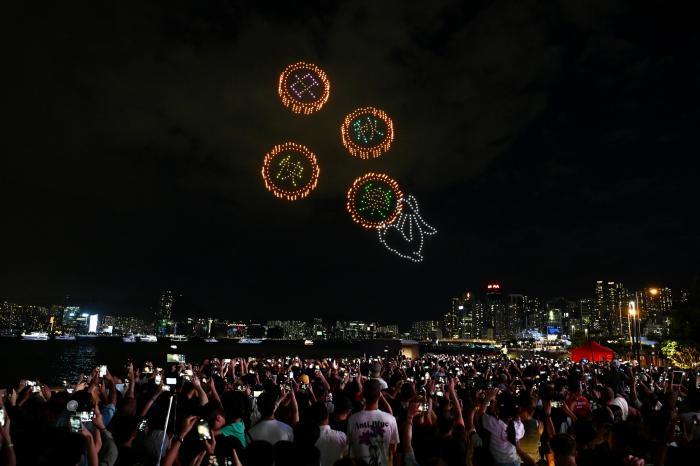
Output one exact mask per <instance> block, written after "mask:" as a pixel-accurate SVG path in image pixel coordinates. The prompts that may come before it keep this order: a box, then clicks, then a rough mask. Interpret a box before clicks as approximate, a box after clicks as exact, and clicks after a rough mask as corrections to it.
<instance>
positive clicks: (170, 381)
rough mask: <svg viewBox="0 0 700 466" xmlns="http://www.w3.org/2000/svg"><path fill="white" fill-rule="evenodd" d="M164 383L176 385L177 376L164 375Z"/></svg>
mask: <svg viewBox="0 0 700 466" xmlns="http://www.w3.org/2000/svg"><path fill="white" fill-rule="evenodd" d="M165 384H166V385H177V378H175V377H166V378H165Z"/></svg>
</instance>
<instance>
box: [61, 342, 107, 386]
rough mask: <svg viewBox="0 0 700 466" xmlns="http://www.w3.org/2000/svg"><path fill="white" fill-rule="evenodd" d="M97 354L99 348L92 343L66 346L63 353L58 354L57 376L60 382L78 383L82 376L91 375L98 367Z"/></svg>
mask: <svg viewBox="0 0 700 466" xmlns="http://www.w3.org/2000/svg"><path fill="white" fill-rule="evenodd" d="M96 353H97V348H95V345H94V344H91V343H85V344H82V345H71V346H66V347H65V348H63V351H62V352H59V353H58V364H57V369H58V371H57V372H56V373H55V376H56V377H57V378H58V380H68V381H69V382H70V383H75V382H77V380H78V377H80V374H89V373H90V371H91V370H92V369H93V368H94V367H95V366H97V361H96V360H95V354H96Z"/></svg>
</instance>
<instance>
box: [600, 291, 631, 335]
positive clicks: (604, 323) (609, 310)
mask: <svg viewBox="0 0 700 466" xmlns="http://www.w3.org/2000/svg"><path fill="white" fill-rule="evenodd" d="M628 298H629V294H628V292H627V290H626V289H625V287H624V286H623V285H622V283H616V282H612V281H608V282H605V281H602V280H598V281H597V282H596V286H595V294H594V297H593V313H594V314H595V317H596V319H595V320H594V321H593V329H594V331H595V332H597V333H600V334H603V335H610V336H619V335H624V334H625V333H626V332H627V330H626V329H627V321H628V318H627V308H628Z"/></svg>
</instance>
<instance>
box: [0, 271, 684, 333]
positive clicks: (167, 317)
mask: <svg viewBox="0 0 700 466" xmlns="http://www.w3.org/2000/svg"><path fill="white" fill-rule="evenodd" d="M603 287H606V288H605V291H603ZM608 288H611V289H613V291H612V292H610V291H607V289H608ZM615 290H616V291H615ZM645 293H646V294H647V296H645V295H644V294H645ZM649 293H651V295H649ZM489 296H494V297H496V298H498V297H501V296H502V297H504V298H505V299H507V300H508V302H507V303H506V302H505V301H502V302H500V301H499V302H498V303H496V304H499V305H500V304H503V305H504V306H505V305H509V306H512V305H518V306H521V307H528V306H530V307H532V306H533V303H534V306H535V308H537V309H541V310H546V309H548V307H549V304H550V303H553V302H561V303H567V304H566V305H569V304H572V303H578V304H576V306H580V305H581V303H582V302H584V301H587V302H588V305H589V306H590V309H589V310H588V312H589V313H590V315H591V316H594V317H595V318H596V319H597V321H598V324H597V325H601V327H596V330H603V329H607V331H608V332H611V333H612V330H613V327H614V326H615V325H618V326H619V325H622V317H620V320H618V321H616V320H615V318H614V316H612V317H611V316H608V314H610V313H611V312H612V311H614V310H615V309H617V311H619V312H622V308H621V307H620V306H622V305H624V306H625V310H626V305H627V303H628V302H629V301H630V300H633V301H635V303H637V305H638V306H639V308H640V309H644V312H646V308H647V307H648V302H649V301H648V300H649V299H650V298H652V299H653V298H655V297H657V298H661V299H662V300H664V304H661V306H662V307H661V308H659V309H656V308H655V309H656V311H655V312H656V313H657V314H662V313H667V312H668V311H669V310H670V308H671V301H672V300H675V302H684V301H686V300H687V299H688V289H687V288H671V287H669V286H667V285H653V286H643V287H635V286H631V287H630V286H628V285H625V284H624V283H622V282H614V281H609V280H597V281H596V282H595V285H594V286H593V287H592V288H591V290H590V293H589V294H588V295H580V296H575V297H574V296H562V295H558V294H556V293H554V294H552V295H544V296H541V295H537V294H534V293H528V292H527V291H525V290H510V289H508V288H507V287H506V286H504V285H503V284H502V283H501V282H497V281H492V282H489V283H487V284H485V285H483V286H482V287H480V288H477V287H467V288H466V289H465V290H464V291H462V292H460V293H455V294H453V295H452V296H451V297H449V298H447V299H445V300H444V302H443V303H441V304H435V306H433V308H432V309H431V312H430V314H426V313H422V314H420V315H419V317H424V318H426V317H433V319H427V320H426V319H423V320H426V321H428V320H435V321H442V320H444V319H446V318H448V315H449V313H450V312H456V306H458V305H459V306H461V307H463V305H464V304H465V303H469V304H470V303H473V302H481V301H484V302H485V303H486V304H487V305H489V302H490V300H489ZM182 297H183V294H181V293H179V292H178V291H177V290H172V289H164V290H160V292H159V294H158V295H157V296H155V297H154V299H153V300H152V302H153V303H154V304H152V305H151V306H148V307H143V308H141V309H140V310H138V311H136V312H134V310H131V311H124V312H117V313H114V312H111V313H108V312H105V311H103V310H100V309H97V308H95V307H90V306H83V305H80V304H79V303H75V302H72V303H71V302H68V301H66V302H64V303H63V304H57V303H52V304H40V303H11V302H9V301H8V300H2V299H0V304H5V305H7V304H12V305H18V306H27V307H43V308H46V309H49V308H50V309H53V308H61V309H82V311H81V312H83V313H86V314H84V315H85V316H87V315H90V314H100V315H105V314H109V315H114V316H117V317H128V318H137V319H140V320H143V321H153V322H154V325H155V326H156V331H157V327H158V325H159V324H158V322H168V321H183V320H185V319H191V318H214V319H222V320H226V319H228V320H231V317H234V320H235V321H238V322H251V323H264V322H266V321H275V320H278V321H280V320H283V321H287V320H291V321H304V322H311V321H312V320H315V319H318V318H321V319H323V320H324V321H333V320H353V319H355V320H367V319H368V318H369V320H372V321H373V322H377V323H382V324H393V323H395V320H391V319H377V318H376V315H377V313H376V312H374V313H373V312H372V311H371V310H366V311H365V312H362V313H356V314H355V315H352V316H339V315H337V314H328V315H324V314H318V315H315V316H312V317H309V318H301V317H298V314H295V313H294V312H291V313H290V309H286V310H284V311H283V312H282V313H275V312H276V311H274V310H271V312H269V313H262V314H261V311H260V310H259V309H258V310H257V311H256V313H255V315H254V317H253V316H250V315H247V314H245V313H242V312H235V311H234V312H233V315H232V314H231V313H230V312H229V311H227V309H220V310H218V311H217V310H211V312H209V313H208V314H206V315H198V314H196V313H193V312H192V310H191V309H188V308H187V307H186V305H183V303H182V302H181V299H182ZM67 299H69V297H67ZM498 299H502V298H498ZM523 300H524V301H523ZM516 301H517V302H516ZM666 301H667V302H666ZM614 303H617V304H614ZM572 305H573V304H572ZM615 306H617V308H615ZM657 307H658V305H657ZM603 309H605V311H604V310H603ZM608 311H611V312H608ZM662 311H663V312H662ZM579 312H581V311H579ZM596 313H597V314H596ZM407 315H412V314H411V313H408V314H407ZM504 316H505V314H504ZM655 317H656V316H655ZM475 318H476V319H479V318H480V317H479V316H477V317H475ZM501 318H505V319H506V320H507V318H506V317H503V316H501ZM412 320H414V321H420V320H421V319H420V318H418V319H412ZM474 324H475V325H478V326H483V322H479V323H477V322H475V323H474ZM163 325H166V324H163ZM460 325H461V324H460ZM499 325H502V323H501V324H499V323H498V322H494V323H492V326H494V327H498V326H499ZM402 326H403V327H410V324H408V323H406V322H405V321H403V324H402ZM531 326H533V325H531ZM534 326H538V325H537V323H535V324H534ZM543 326H544V324H543V323H542V322H539V327H543ZM527 327H528V325H527V323H525V324H524V326H523V328H527ZM593 328H594V327H593V326H591V329H593ZM521 330H522V329H521ZM161 333H164V332H161Z"/></svg>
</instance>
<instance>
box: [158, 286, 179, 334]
mask: <svg viewBox="0 0 700 466" xmlns="http://www.w3.org/2000/svg"><path fill="white" fill-rule="evenodd" d="M174 304H175V297H174V294H173V290H163V291H161V293H160V299H159V300H158V310H157V312H156V325H155V330H156V333H157V334H158V335H166V334H168V333H172V328H173V321H172V318H173V305H174Z"/></svg>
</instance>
